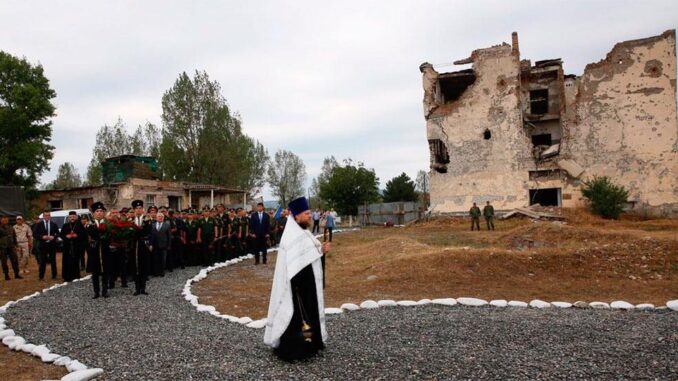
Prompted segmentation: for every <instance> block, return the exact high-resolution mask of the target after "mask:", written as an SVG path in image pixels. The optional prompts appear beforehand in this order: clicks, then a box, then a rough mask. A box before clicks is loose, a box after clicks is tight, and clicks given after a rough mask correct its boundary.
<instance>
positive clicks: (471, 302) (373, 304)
mask: <svg viewBox="0 0 678 381" xmlns="http://www.w3.org/2000/svg"><path fill="white" fill-rule="evenodd" d="M357 230H360V229H359V228H354V229H347V230H335V231H334V233H339V232H342V231H357ZM320 236H321V235H318V236H316V237H320ZM274 251H277V249H276V248H271V249H268V252H269V253H271V252H274ZM252 258H254V255H252V254H247V255H244V256H242V257H239V258H235V259H231V260H229V261H226V262H220V263H216V264H214V265H213V266H209V267H206V268H204V269H201V270H200V272H198V274H197V275H196V276H194V277H193V278H191V279H189V280H187V281H186V284H185V285H184V289H183V291H182V292H181V295H182V296H183V297H184V299H185V300H186V301H188V302H189V303H191V304H192V305H193V306H194V307H195V308H196V310H197V311H198V312H206V313H209V314H211V315H213V316H215V317H218V318H221V319H224V320H228V321H230V322H232V323H238V324H242V325H244V326H245V327H248V328H255V329H260V328H264V327H265V326H266V319H260V320H252V318H250V317H249V316H243V317H237V316H231V315H227V314H222V313H221V312H219V311H217V310H216V308H215V307H214V306H211V305H208V304H201V303H200V302H198V297H197V296H195V295H193V293H192V292H191V286H192V285H193V284H194V283H198V282H200V281H201V280H203V279H205V278H207V274H209V273H210V272H212V271H214V270H217V269H220V268H222V267H226V266H230V265H233V264H236V263H240V262H242V261H244V260H246V259H252ZM427 304H438V305H444V306H455V305H457V304H460V305H463V306H469V307H482V306H492V307H495V308H506V307H517V308H527V307H531V308H535V309H542V308H550V307H556V308H571V307H579V308H594V309H596V308H607V309H610V308H612V309H618V310H627V311H628V310H633V309H637V310H642V311H647V310H655V309H664V308H669V309H670V310H673V311H678V299H677V300H670V301H668V302H667V303H666V307H658V308H655V306H654V305H653V304H648V303H642V304H638V305H635V306H634V305H633V304H631V303H628V302H625V301H620V300H618V301H613V302H612V303H610V304H608V303H604V302H591V303H586V302H581V301H578V302H575V303H568V302H562V301H554V302H550V303H549V302H545V301H543V300H538V299H535V300H532V301H530V302H529V303H527V302H523V301H519V300H511V301H508V302H507V301H506V300H503V299H501V300H492V301H490V302H488V301H486V300H483V299H478V298H470V297H460V298H456V299H455V298H440V299H433V300H431V299H421V300H419V301H414V300H399V301H395V300H390V299H386V300H377V301H375V300H370V299H368V300H365V301H363V302H362V303H360V304H359V305H358V304H354V303H344V304H342V305H341V306H340V307H339V308H333V307H327V308H325V314H327V315H335V314H340V313H343V312H344V311H357V310H361V309H375V308H390V307H398V306H401V307H410V306H423V305H427Z"/></svg>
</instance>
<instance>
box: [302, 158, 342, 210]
mask: <svg viewBox="0 0 678 381" xmlns="http://www.w3.org/2000/svg"><path fill="white" fill-rule="evenodd" d="M338 166H339V163H338V162H337V159H335V158H334V156H329V157H326V158H325V159H323V165H322V167H321V168H320V174H319V175H318V177H316V178H314V179H313V180H312V181H311V192H310V193H311V194H310V196H311V199H310V200H309V202H310V203H311V204H312V206H314V207H316V208H323V209H324V208H325V207H326V206H327V205H326V204H327V200H324V199H323V198H322V197H320V185H321V184H325V183H327V181H328V179H329V178H330V176H331V175H332V171H333V170H334V168H336V167H338Z"/></svg>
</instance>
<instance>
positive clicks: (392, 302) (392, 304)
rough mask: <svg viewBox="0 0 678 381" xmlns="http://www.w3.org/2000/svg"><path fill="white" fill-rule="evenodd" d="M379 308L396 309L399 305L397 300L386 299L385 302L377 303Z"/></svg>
mask: <svg viewBox="0 0 678 381" xmlns="http://www.w3.org/2000/svg"><path fill="white" fill-rule="evenodd" d="M377 304H378V305H379V307H396V306H398V303H396V301H395V300H390V299H385V300H379V301H378V302H377Z"/></svg>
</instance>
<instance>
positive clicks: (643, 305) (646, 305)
mask: <svg viewBox="0 0 678 381" xmlns="http://www.w3.org/2000/svg"><path fill="white" fill-rule="evenodd" d="M636 309H639V310H653V309H654V304H650V303H640V304H636Z"/></svg>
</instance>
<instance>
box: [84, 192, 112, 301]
mask: <svg viewBox="0 0 678 381" xmlns="http://www.w3.org/2000/svg"><path fill="white" fill-rule="evenodd" d="M91 208H92V212H93V213H94V222H93V223H91V224H89V226H88V228H87V233H88V234H89V237H90V239H91V241H90V248H89V251H88V252H87V271H89V272H91V273H92V287H93V288H94V299H96V298H98V297H99V290H100V287H99V286H100V285H101V296H103V297H104V298H107V297H108V275H109V274H110V273H111V252H110V243H111V237H110V231H109V229H108V225H109V222H108V220H106V219H105V218H104V212H105V211H106V208H105V207H104V204H103V203H101V202H95V203H94V204H92V207H91ZM100 281H101V283H99V282H100Z"/></svg>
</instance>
